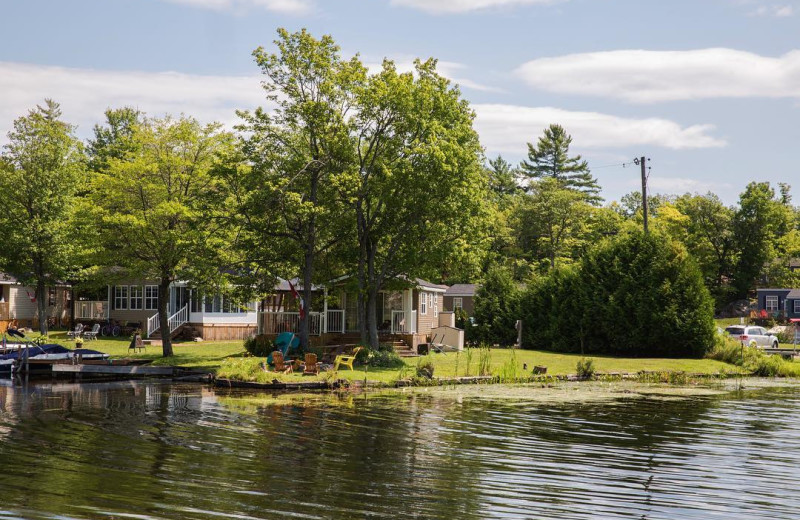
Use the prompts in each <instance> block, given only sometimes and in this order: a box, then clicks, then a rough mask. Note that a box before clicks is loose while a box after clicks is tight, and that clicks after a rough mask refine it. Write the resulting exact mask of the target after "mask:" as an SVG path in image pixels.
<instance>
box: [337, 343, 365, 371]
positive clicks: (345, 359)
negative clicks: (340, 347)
mask: <svg viewBox="0 0 800 520" xmlns="http://www.w3.org/2000/svg"><path fill="white" fill-rule="evenodd" d="M362 348H363V347H356V348H355V349H353V353H352V354H349V355H347V354H340V355H338V356H336V359H335V360H334V362H333V370H334V372H335V371H337V370H339V365H344V366H346V367H349V368H350V370H353V361H355V360H356V356H357V355H358V353H359V352H360V351H361V349H362Z"/></svg>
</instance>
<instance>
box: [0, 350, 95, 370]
mask: <svg viewBox="0 0 800 520" xmlns="http://www.w3.org/2000/svg"><path fill="white" fill-rule="evenodd" d="M108 357H109V356H108V354H106V353H104V352H99V351H97V350H89V349H85V348H76V349H74V350H70V349H68V348H67V347H64V346H62V345H58V344H56V343H50V344H47V345H26V346H21V347H20V348H18V349H17V350H14V351H13V352H8V353H7V354H3V355H0V374H13V373H16V372H17V370H18V367H20V366H22V365H23V364H24V363H25V362H26V361H30V362H31V363H35V364H36V365H39V366H42V365H45V366H47V367H48V369H49V364H47V362H48V361H50V362H51V364H52V363H56V362H59V361H68V360H77V359H80V360H104V359H108ZM42 362H44V363H42Z"/></svg>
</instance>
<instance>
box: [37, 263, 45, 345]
mask: <svg viewBox="0 0 800 520" xmlns="http://www.w3.org/2000/svg"><path fill="white" fill-rule="evenodd" d="M46 293H47V287H46V286H45V284H44V279H43V278H42V277H41V276H39V277H38V278H37V280H36V306H37V308H38V309H39V333H40V334H41V335H42V336H47V300H45V298H47V294H46Z"/></svg>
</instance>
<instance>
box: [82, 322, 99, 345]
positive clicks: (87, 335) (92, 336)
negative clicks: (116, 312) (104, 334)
mask: <svg viewBox="0 0 800 520" xmlns="http://www.w3.org/2000/svg"><path fill="white" fill-rule="evenodd" d="M98 334H100V324H99V323H95V324H94V325H92V330H87V331H86V332H84V333H83V339H85V340H87V341H89V340H97V335H98Z"/></svg>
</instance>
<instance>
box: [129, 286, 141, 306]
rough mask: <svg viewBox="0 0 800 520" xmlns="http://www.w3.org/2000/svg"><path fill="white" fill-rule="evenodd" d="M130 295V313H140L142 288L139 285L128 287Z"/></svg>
mask: <svg viewBox="0 0 800 520" xmlns="http://www.w3.org/2000/svg"><path fill="white" fill-rule="evenodd" d="M130 293H131V310H132V311H140V310H142V294H143V293H142V286H141V285H131V286H130Z"/></svg>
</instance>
